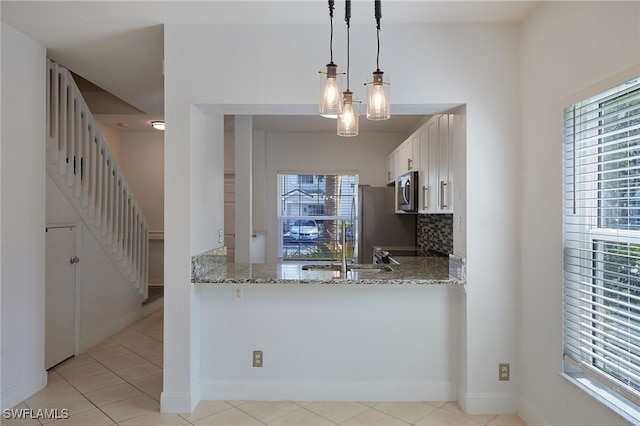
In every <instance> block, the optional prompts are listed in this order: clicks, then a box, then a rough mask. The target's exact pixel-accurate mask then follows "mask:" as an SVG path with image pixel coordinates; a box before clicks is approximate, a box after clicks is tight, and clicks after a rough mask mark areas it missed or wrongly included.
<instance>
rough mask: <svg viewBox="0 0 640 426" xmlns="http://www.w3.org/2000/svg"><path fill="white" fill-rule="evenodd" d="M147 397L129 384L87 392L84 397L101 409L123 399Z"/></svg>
mask: <svg viewBox="0 0 640 426" xmlns="http://www.w3.org/2000/svg"><path fill="white" fill-rule="evenodd" d="M140 395H145V394H144V392H142V391H141V390H139V389H137V388H135V387H133V386H132V385H130V384H129V383H121V384H119V385H115V386H112V387H109V388H106V389H102V390H98V391H94V392H87V393H86V394H84V396H86V397H87V399H89V400H90V401H91V402H92V403H94V404H95V405H97V406H98V407H101V406H103V405H106V404H111V403H112V402H117V401H122V400H123V399H127V398H130V397H132V396H140Z"/></svg>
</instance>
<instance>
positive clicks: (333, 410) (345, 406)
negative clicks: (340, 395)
mask: <svg viewBox="0 0 640 426" xmlns="http://www.w3.org/2000/svg"><path fill="white" fill-rule="evenodd" d="M305 408H306V409H307V410H309V411H312V412H314V413H316V414H318V415H320V416H322V417H324V418H326V419H328V420H331V421H332V422H335V423H342V422H344V421H345V420H347V419H350V418H351V417H354V416H356V415H358V414H360V413H362V412H363V411H366V410H368V407H367V406H366V405H364V404H361V403H359V402H340V401H336V402H312V403H311V404H309V405H308V406H306V407H305Z"/></svg>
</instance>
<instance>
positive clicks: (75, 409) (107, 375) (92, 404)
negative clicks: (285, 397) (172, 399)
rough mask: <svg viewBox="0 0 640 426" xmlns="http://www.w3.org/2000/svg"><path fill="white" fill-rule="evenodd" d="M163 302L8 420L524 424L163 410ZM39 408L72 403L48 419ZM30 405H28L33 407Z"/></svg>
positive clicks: (510, 418)
mask: <svg viewBox="0 0 640 426" xmlns="http://www.w3.org/2000/svg"><path fill="white" fill-rule="evenodd" d="M162 323H163V309H162V308H160V309H159V310H157V311H155V312H154V313H152V314H150V315H148V316H147V317H145V318H143V319H142V320H140V321H138V322H137V323H135V324H133V325H131V326H129V327H127V328H125V329H123V330H121V331H120V332H118V333H116V334H115V335H113V336H111V337H110V338H109V339H107V340H105V341H104V342H102V343H100V344H99V345H97V346H96V347H94V348H92V349H90V350H89V351H87V352H86V353H83V354H81V355H79V356H77V357H74V358H71V359H69V360H67V361H65V362H63V363H61V364H59V365H57V366H56V367H54V368H53V369H51V370H50V371H49V383H48V385H47V387H46V388H45V389H43V390H41V391H40V392H38V393H37V394H35V395H33V396H32V397H30V398H29V399H27V400H25V401H24V402H22V403H20V404H19V405H17V406H16V407H14V408H15V409H17V410H22V409H25V410H27V411H26V412H27V413H29V417H35V418H29V419H21V420H18V419H5V418H0V423H2V425H6V426H10V425H41V424H46V425H48V426H58V425H78V426H108V425H123V426H125V425H126V426H136V425H143V426H164V425H166V426H173V425H175V426H181V425H194V426H260V425H267V426H286V425H288V426H325V425H327V426H330V425H343V426H407V425H415V426H436V425H438V426H439V425H448V426H451V425H459V426H463V425H465V426H466V425H468V426H477V425H487V426H526V425H525V423H524V422H523V421H522V420H521V419H520V418H519V417H518V416H516V415H499V416H494V415H483V416H466V415H465V414H464V413H463V412H462V411H461V410H460V408H459V407H458V404H457V403H456V402H299V401H296V402H290V401H281V402H265V401H203V402H201V403H200V404H199V405H198V407H197V408H196V410H195V411H194V412H193V413H185V414H160V412H159V409H160V402H159V401H160V392H161V390H162ZM39 409H42V410H44V409H46V410H50V411H49V413H54V414H55V413H56V412H55V411H52V409H58V411H57V414H58V417H63V416H64V412H63V411H62V410H63V409H66V410H68V413H69V416H68V418H66V419H62V418H58V419H57V420H55V419H45V418H43V417H44V416H42V415H40V416H39V415H38V410H39ZM29 410H30V411H29Z"/></svg>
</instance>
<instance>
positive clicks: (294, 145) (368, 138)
mask: <svg viewBox="0 0 640 426" xmlns="http://www.w3.org/2000/svg"><path fill="white" fill-rule="evenodd" d="M407 136H408V135H407V134H405V133H369V134H361V135H359V136H358V137H355V138H350V139H345V138H343V137H340V136H337V135H336V134H335V133H323V132H314V133H300V132H286V133H282V132H267V134H266V153H265V158H266V167H265V173H264V175H263V176H262V177H261V179H260V180H261V181H262V182H264V190H265V197H264V198H265V216H266V226H267V231H268V234H267V236H266V237H267V241H266V244H267V258H266V260H267V263H274V262H276V261H277V258H278V235H279V233H278V224H277V212H278V202H277V200H278V197H277V175H278V172H293V173H302V174H304V173H311V174H313V173H321V172H323V171H339V172H340V171H342V172H355V173H357V174H358V175H359V179H360V184H363V185H371V186H385V185H386V180H385V159H386V156H387V155H388V154H389V153H390V152H391V151H393V150H394V149H395V148H396V147H397V146H398V145H399V144H400V143H402V141H403V140H404V139H405V138H406V137H407ZM389 208H391V206H389Z"/></svg>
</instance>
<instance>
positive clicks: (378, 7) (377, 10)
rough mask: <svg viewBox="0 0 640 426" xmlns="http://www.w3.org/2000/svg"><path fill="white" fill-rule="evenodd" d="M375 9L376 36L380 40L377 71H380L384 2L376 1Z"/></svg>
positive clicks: (374, 3)
mask: <svg viewBox="0 0 640 426" xmlns="http://www.w3.org/2000/svg"><path fill="white" fill-rule="evenodd" d="M373 7H374V9H375V11H374V13H375V16H376V35H377V38H378V51H377V53H376V70H377V71H380V19H381V18H382V0H374V2H373Z"/></svg>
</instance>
